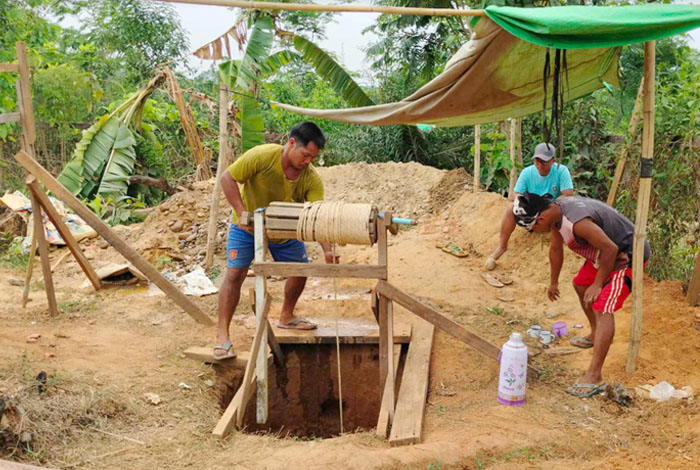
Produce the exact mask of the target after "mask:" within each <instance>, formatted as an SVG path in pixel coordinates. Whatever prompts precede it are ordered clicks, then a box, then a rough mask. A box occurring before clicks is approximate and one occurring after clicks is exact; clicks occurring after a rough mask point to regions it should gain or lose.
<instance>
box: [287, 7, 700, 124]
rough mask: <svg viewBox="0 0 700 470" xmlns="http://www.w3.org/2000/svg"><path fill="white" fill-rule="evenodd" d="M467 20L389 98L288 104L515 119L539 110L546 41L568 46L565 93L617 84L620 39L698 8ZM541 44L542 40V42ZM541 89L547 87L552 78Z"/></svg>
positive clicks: (562, 10) (411, 115)
mask: <svg viewBox="0 0 700 470" xmlns="http://www.w3.org/2000/svg"><path fill="white" fill-rule="evenodd" d="M486 13H487V15H488V18H478V19H477V20H475V21H474V22H472V25H471V27H472V37H471V38H470V40H469V41H468V42H467V43H465V44H464V45H463V46H462V47H461V48H460V50H459V51H458V52H457V53H456V54H455V55H454V56H453V57H452V58H451V59H450V60H449V61H448V62H447V64H445V69H444V71H443V73H441V74H440V75H438V76H437V77H435V78H434V79H433V80H431V81H430V82H429V83H427V84H426V85H424V86H423V87H421V88H420V89H418V90H417V91H416V92H415V93H413V94H412V95H411V96H408V97H406V98H404V99H403V100H401V101H398V102H395V103H387V104H381V105H377V106H367V107H362V108H346V109H307V108H300V107H296V106H290V105H286V104H280V103H275V104H276V105H278V106H280V107H282V108H285V109H287V110H289V111H292V112H296V113H300V114H305V115H307V116H312V117H317V118H325V119H331V120H334V121H340V122H347V123H355V124H370V125H390V124H418V123H425V124H434V125H437V126H464V125H472V124H483V123H489V122H496V121H501V120H503V119H506V118H517V117H521V116H525V115H528V114H532V113H534V112H537V111H541V110H542V103H543V101H544V87H543V76H542V70H543V66H544V63H545V60H546V56H547V47H556V48H571V49H572V50H570V51H568V53H567V79H566V86H567V88H566V90H565V93H564V98H565V100H566V101H571V100H574V99H576V98H579V97H581V96H585V95H587V94H589V93H591V92H593V91H595V90H597V89H599V88H602V87H603V84H604V83H606V82H607V83H610V84H613V85H614V84H616V83H617V75H618V64H617V60H618V57H619V53H620V47H619V46H621V45H624V44H631V43H636V42H643V41H648V40H652V39H659V38H661V37H667V36H672V35H674V34H678V33H682V32H685V31H689V30H691V29H693V28H695V27H698V26H700V7H696V6H687V5H638V6H623V7H585V6H566V7H548V8H513V7H495V6H489V7H488V8H486ZM542 46H545V47H542ZM547 88H548V90H550V93H551V90H552V85H551V78H550V83H549V84H548V87H547Z"/></svg>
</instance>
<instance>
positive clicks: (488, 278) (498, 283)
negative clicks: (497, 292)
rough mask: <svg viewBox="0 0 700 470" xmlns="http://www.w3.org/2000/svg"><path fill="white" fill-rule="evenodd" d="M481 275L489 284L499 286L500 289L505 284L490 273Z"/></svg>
mask: <svg viewBox="0 0 700 470" xmlns="http://www.w3.org/2000/svg"><path fill="white" fill-rule="evenodd" d="M481 277H482V278H483V279H484V281H486V283H487V284H488V285H490V286H492V287H498V288H499V289H500V288H501V287H503V286H504V285H505V284H503V283H502V282H501V281H499V280H498V279H496V278H495V277H493V276H489V275H488V274H482V275H481Z"/></svg>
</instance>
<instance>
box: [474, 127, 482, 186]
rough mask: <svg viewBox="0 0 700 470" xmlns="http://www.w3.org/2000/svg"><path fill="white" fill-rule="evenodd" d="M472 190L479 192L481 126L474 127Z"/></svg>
mask: <svg viewBox="0 0 700 470" xmlns="http://www.w3.org/2000/svg"><path fill="white" fill-rule="evenodd" d="M472 190H473V191H474V192H475V193H478V192H479V190H481V126H480V125H479V124H477V125H476V126H474V187H473V188H472Z"/></svg>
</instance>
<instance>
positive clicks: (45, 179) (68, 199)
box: [15, 150, 214, 325]
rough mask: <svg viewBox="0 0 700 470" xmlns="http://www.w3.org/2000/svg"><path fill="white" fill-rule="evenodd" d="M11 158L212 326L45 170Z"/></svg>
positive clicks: (24, 156)
mask: <svg viewBox="0 0 700 470" xmlns="http://www.w3.org/2000/svg"><path fill="white" fill-rule="evenodd" d="M15 159H16V160H17V161H18V162H19V164H20V165H22V166H23V167H24V168H25V169H26V170H27V171H28V172H29V173H31V174H32V175H34V177H36V179H37V180H39V182H40V183H41V184H43V185H44V186H45V187H46V188H47V189H48V190H49V191H51V192H52V193H53V194H54V195H55V196H56V197H57V198H59V199H60V200H62V201H63V202H64V203H65V204H66V205H68V207H70V208H71V209H73V210H74V211H75V213H76V214H78V215H79V216H80V217H82V219H83V220H84V221H85V222H86V223H87V224H88V225H90V226H91V227H92V228H94V229H95V231H96V232H97V233H98V234H100V235H101V236H102V238H104V239H105V240H107V242H108V243H109V244H110V245H112V246H113V247H114V248H115V249H116V250H117V251H118V252H119V253H121V255H122V256H124V258H126V259H127V261H129V262H130V263H131V264H133V265H134V267H135V268H136V269H138V270H139V271H141V272H142V273H143V275H144V276H146V277H147V278H148V280H150V281H151V282H153V283H154V284H155V285H156V286H158V287H159V288H160V290H162V291H163V292H165V294H166V295H168V296H169V297H170V298H171V299H173V300H174V301H175V303H176V304H177V305H179V306H180V307H181V308H182V309H183V310H184V311H185V312H187V313H188V314H189V315H190V316H191V317H192V318H194V319H195V320H196V321H198V322H199V323H202V324H204V325H214V321H213V320H212V319H211V318H209V317H208V316H207V315H205V314H204V312H202V311H201V310H200V309H199V307H197V305H195V304H194V302H192V301H191V300H190V299H188V298H187V297H186V296H185V294H183V293H182V292H180V290H178V289H177V288H176V287H175V286H174V285H172V284H171V283H170V281H168V280H167V279H165V278H164V277H163V275H162V274H161V273H160V272H158V270H157V269H156V268H155V267H154V266H153V265H152V264H151V263H149V262H148V261H146V260H145V259H144V258H143V257H141V255H139V254H138V253H137V252H136V250H134V249H133V248H131V247H130V246H129V245H128V244H127V243H126V242H125V241H124V240H122V239H121V238H120V237H119V235H117V234H116V232H114V230H112V228H111V227H109V226H108V225H107V224H105V223H104V222H102V220H100V218H99V217H97V216H96V215H95V214H94V213H93V212H92V211H91V210H90V209H88V208H87V207H85V205H83V203H81V202H80V201H79V200H78V199H77V198H76V197H75V196H73V194H71V193H70V191H68V190H67V189H66V188H65V186H63V185H62V184H61V183H59V182H58V181H57V180H56V178H54V177H53V176H51V174H50V173H49V172H48V171H46V169H44V168H43V167H42V166H41V165H39V164H38V163H37V162H36V161H34V159H32V158H31V157H30V156H29V154H27V152H25V151H22V150H20V151H19V152H18V153H17V154H16V155H15Z"/></svg>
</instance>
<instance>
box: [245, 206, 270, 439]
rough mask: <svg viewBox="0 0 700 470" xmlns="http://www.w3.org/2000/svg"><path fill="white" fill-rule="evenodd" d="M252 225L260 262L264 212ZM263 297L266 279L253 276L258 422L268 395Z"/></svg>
mask: <svg viewBox="0 0 700 470" xmlns="http://www.w3.org/2000/svg"><path fill="white" fill-rule="evenodd" d="M253 226H254V228H255V262H256V263H261V262H263V261H265V254H266V253H267V240H266V238H265V212H264V211H262V210H260V209H258V210H256V211H255V215H254V218H253ZM265 298H269V297H268V296H267V281H266V279H265V276H263V275H257V276H255V316H256V320H257V329H258V330H259V333H260V337H261V341H262V343H261V346H260V348H259V349H258V351H252V350H251V354H255V353H256V352H257V355H258V357H257V360H256V364H257V365H256V384H257V389H258V392H257V401H256V419H257V422H258V423H265V422H267V397H268V387H267V385H268V380H267V370H268V367H267V355H268V349H267V348H268V345H267V344H268V341H267V335H268V331H267V325H268V323H267V312H264V306H265ZM263 313H264V315H263ZM238 422H239V425H240V424H242V423H243V417H242V416H241V417H239V419H238Z"/></svg>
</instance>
